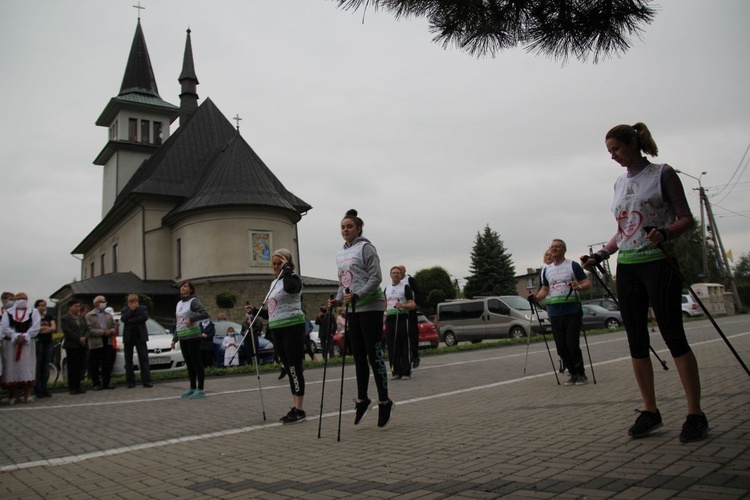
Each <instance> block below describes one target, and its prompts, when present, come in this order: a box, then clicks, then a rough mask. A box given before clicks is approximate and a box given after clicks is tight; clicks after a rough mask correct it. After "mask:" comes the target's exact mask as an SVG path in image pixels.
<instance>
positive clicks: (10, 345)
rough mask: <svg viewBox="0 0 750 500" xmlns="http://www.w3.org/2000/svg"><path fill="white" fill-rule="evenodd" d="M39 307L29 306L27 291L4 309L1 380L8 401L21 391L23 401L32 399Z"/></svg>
mask: <svg viewBox="0 0 750 500" xmlns="http://www.w3.org/2000/svg"><path fill="white" fill-rule="evenodd" d="M40 325H41V317H40V315H39V311H37V310H36V309H34V308H29V307H28V297H27V296H26V293H24V292H19V293H17V294H16V295H15V296H14V297H13V307H10V308H8V309H7V310H6V311H5V312H3V316H2V319H0V330H2V332H0V333H2V336H3V337H4V339H5V342H4V344H5V346H4V349H3V374H2V377H0V383H2V386H3V388H4V389H7V390H8V391H9V392H10V399H9V400H8V403H9V404H11V405H12V404H15V403H16V401H17V400H18V395H19V393H20V392H21V391H23V394H24V401H25V402H26V403H32V402H33V401H34V397H33V396H32V395H31V390H32V388H33V387H34V379H35V378H36V348H35V346H34V344H33V342H34V339H35V338H36V336H37V334H38V333H39V327H40Z"/></svg>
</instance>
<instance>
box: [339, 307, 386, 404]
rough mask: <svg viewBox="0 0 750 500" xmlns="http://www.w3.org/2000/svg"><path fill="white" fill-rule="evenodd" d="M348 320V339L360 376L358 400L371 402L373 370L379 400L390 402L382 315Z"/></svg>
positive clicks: (351, 315) (371, 313)
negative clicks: (368, 394) (371, 376)
mask: <svg viewBox="0 0 750 500" xmlns="http://www.w3.org/2000/svg"><path fill="white" fill-rule="evenodd" d="M346 319H347V322H348V325H347V326H348V331H347V333H346V337H348V338H349V342H350V343H351V348H352V354H353V355H354V365H355V370H356V373H357V398H358V399H360V400H365V399H368V397H367V386H368V384H369V382H370V367H372V372H373V375H374V377H375V386H376V387H377V389H378V399H379V400H380V401H388V368H387V367H386V366H385V359H384V358H383V311H368V312H361V313H349V314H348V315H347V317H346ZM368 361H369V365H368Z"/></svg>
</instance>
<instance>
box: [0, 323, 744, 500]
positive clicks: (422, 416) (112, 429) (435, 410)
mask: <svg viewBox="0 0 750 500" xmlns="http://www.w3.org/2000/svg"><path fill="white" fill-rule="evenodd" d="M719 323H720V325H721V326H722V328H723V330H724V332H725V333H726V334H727V335H728V336H729V338H730V340H731V342H732V343H733V345H734V346H735V348H736V349H737V351H739V353H740V355H741V356H742V357H743V359H744V360H745V361H746V362H750V317H747V316H735V317H727V318H722V319H720V321H719ZM686 327H687V330H688V335H689V339H690V341H691V344H692V346H693V349H694V351H695V352H696V355H697V357H698V360H699V364H700V367H701V375H702V380H703V404H704V409H705V411H706V413H707V415H708V417H709V420H710V424H711V427H712V430H711V433H710V435H709V438H708V439H706V440H704V441H701V442H698V443H691V444H687V445H683V444H681V443H680V442H679V440H678V438H677V437H678V434H679V431H680V428H681V425H682V422H683V420H684V414H685V401H684V396H683V395H682V390H681V387H680V383H679V378H678V377H677V373H676V370H675V368H674V363H673V362H671V359H669V356H668V354H667V353H666V351H665V350H664V345H663V343H662V341H661V339H660V338H658V337H657V336H655V337H654V346H655V348H656V350H657V351H658V352H659V355H660V356H662V357H663V358H665V359H667V361H668V363H669V366H670V370H669V371H667V372H664V371H662V370H657V374H656V383H657V396H658V397H659V406H660V409H661V412H662V414H663V416H664V427H663V428H662V429H660V430H659V431H657V432H656V433H655V434H654V435H652V436H650V437H648V438H646V439H641V440H631V439H629V438H628V436H627V435H626V430H627V428H628V427H629V426H630V425H631V424H632V422H633V420H634V419H635V417H636V415H635V413H634V412H633V410H634V409H635V408H638V407H639V406H640V399H639V396H638V392H637V389H636V386H635V382H634V380H633V375H632V372H631V369H630V361H629V358H628V357H627V348H626V342H625V340H624V333H623V332H617V333H612V334H607V335H599V336H595V337H590V338H589V345H590V348H591V355H592V356H593V359H594V361H595V363H594V371H595V374H596V379H597V382H598V383H597V384H593V383H590V384H589V385H587V386H581V387H566V386H558V385H557V383H556V381H555V377H554V376H553V374H552V370H551V367H550V359H549V357H548V354H547V351H546V350H545V347H544V344H543V343H538V344H532V345H531V348H530V352H529V356H528V367H527V371H526V374H525V375H524V373H523V367H524V359H525V354H526V346H516V347H511V348H504V349H488V350H481V351H472V352H465V353H456V354H450V355H442V356H430V357H425V358H423V361H422V366H421V367H420V368H419V369H417V370H416V371H415V373H414V377H413V378H412V380H409V381H392V382H391V383H390V387H391V394H392V397H393V399H394V400H396V402H397V405H396V408H395V413H394V417H393V420H392V422H391V423H390V424H389V425H388V426H387V427H386V428H385V429H378V428H377V427H376V425H375V424H376V420H377V415H376V412H375V411H374V412H372V413H371V414H370V415H368V416H367V417H366V419H365V420H364V421H363V422H362V423H361V424H360V425H359V426H357V427H354V426H353V425H352V421H353V418H354V417H353V412H352V407H353V405H352V404H351V398H352V396H353V395H354V392H355V384H354V379H353V377H354V370H353V368H352V367H351V366H350V367H348V368H347V370H346V372H345V377H346V379H345V384H344V401H345V411H344V414H343V422H342V429H341V441H340V442H337V440H336V435H337V421H338V411H337V410H338V398H339V394H340V385H339V381H340V377H341V370H340V367H336V369H335V370H331V371H329V373H328V380H327V383H326V387H325V389H326V391H325V394H326V396H325V405H324V412H323V419H322V437H321V438H320V439H318V438H317V430H318V418H317V416H318V413H319V407H320V396H321V379H322V375H323V370H322V369H315V370H308V371H307V372H306V375H307V376H308V386H307V394H308V399H307V404H306V407H307V411H308V418H309V420H308V421H307V422H304V423H300V424H297V425H293V426H281V425H280V424H278V418H279V417H281V416H282V415H283V414H285V413H286V411H288V408H289V405H290V402H291V397H290V394H289V388H288V386H287V385H286V384H285V383H283V382H279V381H277V380H276V375H275V374H265V375H261V377H260V380H261V383H262V387H263V392H262V394H263V407H264V408H265V413H266V416H267V421H264V420H263V414H262V413H263V412H262V407H261V401H260V398H259V392H258V379H257V377H256V376H255V375H251V376H241V377H227V378H214V379H210V380H209V381H208V382H207V385H206V388H207V390H208V391H209V397H208V398H206V399H203V400H197V401H189V400H182V399H180V398H179V395H180V394H181V393H182V391H184V389H185V387H186V384H185V382H183V381H170V382H164V383H159V384H157V385H156V387H155V388H154V389H143V388H141V387H140V386H139V387H138V388H136V389H132V390H128V389H125V388H123V387H118V389H117V390H115V391H102V392H98V393H93V392H89V393H87V394H86V395H83V396H77V397H74V396H69V395H68V394H67V393H58V394H55V395H54V397H53V398H51V399H44V400H40V401H37V402H35V403H34V404H30V405H16V406H13V407H10V406H8V405H7V404H5V403H3V404H2V405H0V423H1V424H2V428H3V430H4V432H3V440H2V445H1V446H0V498H3V499H9V498H23V499H25V498H75V499H86V498H164V499H167V498H169V499H173V498H180V499H182V498H248V497H257V498H299V497H304V498H305V499H323V498H348V497H356V498H380V499H382V498H396V497H398V498H447V497H451V498H454V497H455V498H499V497H512V498H671V497H675V498H712V499H713V498H743V497H748V495H749V493H748V491H750V453H748V449H749V448H750V390H749V389H750V377H748V375H747V374H746V373H745V372H744V370H743V369H742V368H741V367H740V365H739V364H738V363H737V361H736V360H735V359H734V357H733V356H732V354H731V353H730V351H729V349H727V347H726V345H725V344H724V343H723V341H721V339H720V337H719V336H718V334H716V332H715V330H714V329H713V328H712V327H711V325H710V323H708V322H707V321H697V322H695V321H694V322H690V323H688V324H687V325H686ZM552 354H553V356H554V354H555V353H554V351H553V353H552ZM556 360H557V357H556V356H555V361H556ZM656 368H658V365H656ZM591 375H592V374H591V370H590V369H589V378H590V379H593V377H591ZM562 381H563V379H562V378H561V382H562ZM371 387H372V394H374V393H375V391H374V385H373V384H371ZM371 397H372V396H371Z"/></svg>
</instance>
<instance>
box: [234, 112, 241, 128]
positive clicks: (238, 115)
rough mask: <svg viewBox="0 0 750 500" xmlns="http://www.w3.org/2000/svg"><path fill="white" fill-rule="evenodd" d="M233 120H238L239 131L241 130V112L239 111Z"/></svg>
mask: <svg viewBox="0 0 750 500" xmlns="http://www.w3.org/2000/svg"><path fill="white" fill-rule="evenodd" d="M232 120H234V121H236V122H237V131H238V132H239V130H240V120H242V118H240V114H239V113H237V114H236V115H235V117H234V118H232Z"/></svg>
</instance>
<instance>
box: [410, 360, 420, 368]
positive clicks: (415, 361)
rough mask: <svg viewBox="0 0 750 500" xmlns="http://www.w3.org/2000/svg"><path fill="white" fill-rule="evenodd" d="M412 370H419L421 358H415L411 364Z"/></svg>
mask: <svg viewBox="0 0 750 500" xmlns="http://www.w3.org/2000/svg"><path fill="white" fill-rule="evenodd" d="M411 367H412V368H419V358H414V360H413V361H412V362H411Z"/></svg>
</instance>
